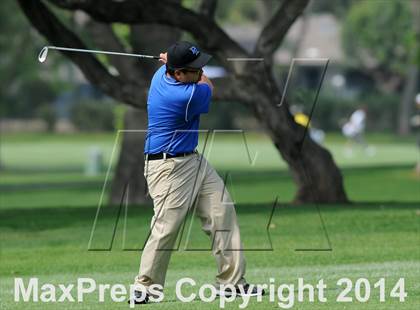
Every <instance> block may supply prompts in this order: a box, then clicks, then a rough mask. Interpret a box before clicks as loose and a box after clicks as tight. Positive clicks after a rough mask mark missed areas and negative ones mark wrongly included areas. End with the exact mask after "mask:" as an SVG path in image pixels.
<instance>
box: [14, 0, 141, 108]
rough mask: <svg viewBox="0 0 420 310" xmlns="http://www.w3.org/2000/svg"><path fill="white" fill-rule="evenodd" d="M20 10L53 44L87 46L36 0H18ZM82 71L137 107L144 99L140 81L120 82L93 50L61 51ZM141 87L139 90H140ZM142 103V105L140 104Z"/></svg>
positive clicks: (119, 98) (117, 96) (105, 88)
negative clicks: (86, 51)
mask: <svg viewBox="0 0 420 310" xmlns="http://www.w3.org/2000/svg"><path fill="white" fill-rule="evenodd" d="M18 3H19V5H20V6H21V8H22V11H23V12H24V13H25V15H26V17H27V18H28V20H29V21H30V22H31V23H32V25H33V26H34V27H35V28H36V29H37V30H38V31H39V32H40V33H41V34H42V35H43V36H45V37H46V38H47V40H48V41H49V42H50V43H52V44H53V45H57V46H63V47H73V48H82V49H84V48H86V46H85V45H84V43H83V42H82V41H81V40H80V39H79V38H78V37H77V36H76V35H75V34H74V33H73V32H72V31H70V30H69V29H68V28H67V27H66V26H64V25H63V24H62V23H61V22H60V21H59V20H58V19H57V17H56V16H55V15H54V14H53V13H52V12H51V11H50V10H49V9H48V8H47V7H46V6H45V5H44V4H43V3H42V2H41V1H39V0H18ZM62 53H63V54H64V55H65V56H66V57H68V58H69V59H70V60H71V61H72V62H73V63H75V64H76V65H77V66H78V67H79V68H80V69H81V70H82V72H83V74H84V75H85V77H86V78H87V79H88V80H89V81H90V82H91V83H92V84H93V85H95V86H97V87H98V88H99V89H101V90H102V91H103V92H104V93H106V94H108V95H109V96H112V97H114V98H116V99H117V100H120V101H122V102H125V103H127V104H130V105H133V106H136V107H139V102H145V100H144V99H143V98H144V97H145V95H146V90H147V88H146V87H145V85H140V84H139V83H123V81H122V80H121V79H120V78H118V77H115V76H112V75H111V74H109V72H108V71H107V69H106V68H105V67H104V66H103V65H102V64H101V63H100V62H99V61H98V59H97V58H96V57H95V56H93V55H92V54H87V53H72V52H62ZM139 89H140V90H139ZM143 107H144V106H143Z"/></svg>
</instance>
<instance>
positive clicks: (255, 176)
mask: <svg viewBox="0 0 420 310" xmlns="http://www.w3.org/2000/svg"><path fill="white" fill-rule="evenodd" d="M412 167H413V165H408V164H404V165H378V166H366V167H365V166H354V167H343V168H341V169H340V170H341V172H342V173H343V175H344V176H345V177H346V176H350V175H351V176H355V175H356V176H357V175H360V176H362V175H370V174H371V173H374V172H390V171H392V170H403V169H404V170H405V169H407V170H408V169H411V168H412ZM5 171H7V172H9V173H11V172H12V173H16V174H25V173H34V174H36V173H46V172H48V173H51V174H60V173H65V172H81V171H82V170H81V169H75V168H71V167H70V168H66V167H61V168H58V169H56V168H51V169H48V168H39V169H37V168H35V167H33V168H29V169H26V168H8V169H5ZM218 173H219V174H220V175H221V176H224V175H226V174H227V173H229V174H231V175H233V176H234V179H235V184H244V183H248V182H276V181H292V180H291V175H290V172H289V171H288V170H280V169H279V170H261V169H259V170H257V171H255V170H252V169H249V170H245V169H240V170H238V169H232V170H229V171H227V170H218ZM81 178H83V177H81ZM103 183H104V181H87V180H83V179H82V180H80V181H69V182H67V181H60V182H44V183H33V182H31V183H29V182H28V183H19V184H7V183H6V184H0V193H1V192H3V191H20V190H48V189H79V188H80V189H100V188H102V186H103Z"/></svg>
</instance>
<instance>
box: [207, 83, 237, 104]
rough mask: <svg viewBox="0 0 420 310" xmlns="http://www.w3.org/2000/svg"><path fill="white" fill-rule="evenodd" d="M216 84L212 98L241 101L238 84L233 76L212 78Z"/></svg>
mask: <svg viewBox="0 0 420 310" xmlns="http://www.w3.org/2000/svg"><path fill="white" fill-rule="evenodd" d="M211 82H212V83H213V85H214V92H213V96H212V99H213V100H216V101H240V97H239V96H238V94H237V89H238V85H237V83H236V80H235V79H234V78H232V77H221V78H214V79H211Z"/></svg>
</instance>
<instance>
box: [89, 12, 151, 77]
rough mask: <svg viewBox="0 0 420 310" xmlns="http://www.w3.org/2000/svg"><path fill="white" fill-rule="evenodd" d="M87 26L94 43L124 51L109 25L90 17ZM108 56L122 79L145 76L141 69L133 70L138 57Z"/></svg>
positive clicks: (101, 46) (103, 47)
mask: <svg viewBox="0 0 420 310" xmlns="http://www.w3.org/2000/svg"><path fill="white" fill-rule="evenodd" d="M87 26H88V27H86V29H87V30H88V31H89V33H90V34H91V37H92V40H93V42H94V44H95V45H97V46H98V47H99V48H100V49H107V50H112V51H116V52H126V51H125V48H124V46H123V45H122V43H121V42H120V40H119V38H118V37H117V35H116V34H115V33H114V31H113V30H112V27H111V26H110V25H108V24H103V23H98V22H96V21H94V20H92V19H90V20H89V22H88V24H87ZM108 58H109V60H110V62H111V64H112V65H113V66H114V67H115V68H116V69H117V70H118V72H119V73H120V77H121V78H122V79H123V80H124V81H136V80H144V78H145V77H144V76H143V75H142V74H141V70H135V68H136V66H137V65H138V63H139V59H137V58H133V57H121V56H114V55H109V56H108ZM133 69H134V70H133Z"/></svg>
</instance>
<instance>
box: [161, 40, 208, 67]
mask: <svg viewBox="0 0 420 310" xmlns="http://www.w3.org/2000/svg"><path fill="white" fill-rule="evenodd" d="M211 57H212V56H211V55H209V54H206V53H204V52H202V51H200V50H199V49H198V47H197V46H196V45H194V44H192V43H190V42H186V41H180V42H176V43H175V44H173V45H171V46H170V47H169V48H168V57H167V58H168V59H167V65H168V67H169V68H171V69H182V68H193V69H201V68H202V67H204V66H205V65H206V64H207V63H208V62H209V60H210V59H211Z"/></svg>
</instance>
